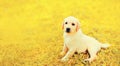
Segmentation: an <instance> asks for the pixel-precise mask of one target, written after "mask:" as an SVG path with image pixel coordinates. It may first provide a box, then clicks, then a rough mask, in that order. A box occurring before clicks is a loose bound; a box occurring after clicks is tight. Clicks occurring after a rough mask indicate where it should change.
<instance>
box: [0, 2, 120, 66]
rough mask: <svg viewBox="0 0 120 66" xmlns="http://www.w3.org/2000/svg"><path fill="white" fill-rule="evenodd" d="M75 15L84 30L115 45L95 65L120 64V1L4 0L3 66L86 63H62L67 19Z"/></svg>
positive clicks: (0, 16)
mask: <svg viewBox="0 0 120 66" xmlns="http://www.w3.org/2000/svg"><path fill="white" fill-rule="evenodd" d="M68 16H74V17H76V18H78V19H79V20H80V23H81V29H82V31H83V32H84V33H85V34H87V35H89V36H92V37H95V38H96V39H97V40H99V41H100V42H103V43H104V42H108V43H110V44H111V47H110V48H109V49H107V50H101V52H100V53H98V58H97V60H96V61H94V62H93V63H92V64H91V66H96V65H97V66H119V65H120V52H119V50H120V27H119V26H120V0H60V1H57V0H0V66H69V65H70V66H79V65H80V66H83V65H86V64H87V63H86V64H84V63H82V61H83V59H85V58H86V57H87V55H84V54H83V55H82V54H81V55H76V56H75V57H74V58H73V59H72V60H74V61H75V62H73V63H71V64H69V63H67V62H65V63H61V62H59V60H60V57H59V53H60V52H61V50H62V47H63V35H62V34H63V31H62V28H61V24H62V22H63V19H64V18H66V17H68Z"/></svg>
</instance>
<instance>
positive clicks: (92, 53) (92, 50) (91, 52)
mask: <svg viewBox="0 0 120 66" xmlns="http://www.w3.org/2000/svg"><path fill="white" fill-rule="evenodd" d="M98 50H99V49H96V50H95V48H89V49H88V52H89V55H90V58H88V59H85V61H89V62H90V63H91V62H92V61H93V60H95V59H96V54H97V52H98Z"/></svg>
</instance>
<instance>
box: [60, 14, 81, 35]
mask: <svg viewBox="0 0 120 66" xmlns="http://www.w3.org/2000/svg"><path fill="white" fill-rule="evenodd" d="M79 28H80V23H79V20H78V19H77V18H75V17H72V16H69V17H67V18H65V19H64V22H63V24H62V29H63V30H64V32H66V33H75V32H77V31H78V30H79Z"/></svg>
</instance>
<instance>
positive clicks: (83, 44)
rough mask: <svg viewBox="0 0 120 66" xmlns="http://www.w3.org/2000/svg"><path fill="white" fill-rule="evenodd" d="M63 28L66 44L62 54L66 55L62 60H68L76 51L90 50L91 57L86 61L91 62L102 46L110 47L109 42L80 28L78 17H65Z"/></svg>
mask: <svg viewBox="0 0 120 66" xmlns="http://www.w3.org/2000/svg"><path fill="white" fill-rule="evenodd" d="M62 29H63V31H64V35H63V36H64V46H63V50H62V52H61V55H65V56H64V57H63V58H62V59H61V61H62V62H65V61H68V60H69V58H70V57H71V56H72V55H73V54H74V53H75V52H77V53H82V52H85V51H86V50H87V51H88V53H89V55H90V57H89V58H87V59H85V61H88V62H91V61H93V60H94V59H95V58H96V54H97V52H98V51H99V50H100V49H101V48H108V47H109V46H110V45H109V44H102V43H100V42H99V41H97V40H96V39H95V38H93V37H90V36H87V35H85V34H84V33H83V32H82V31H81V28H80V22H79V20H78V19H77V18H75V17H72V16H69V17H67V18H65V19H64V22H63V25H62Z"/></svg>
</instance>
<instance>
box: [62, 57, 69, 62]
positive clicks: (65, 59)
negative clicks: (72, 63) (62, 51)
mask: <svg viewBox="0 0 120 66" xmlns="http://www.w3.org/2000/svg"><path fill="white" fill-rule="evenodd" d="M68 60H69V59H68V58H65V57H63V58H62V59H61V62H66V61H68Z"/></svg>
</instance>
